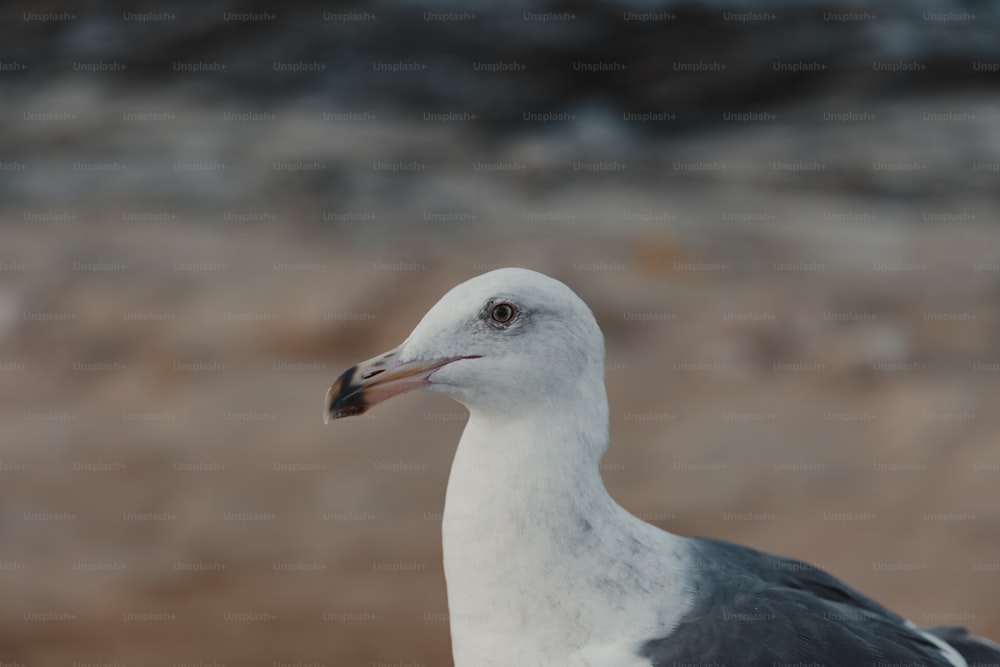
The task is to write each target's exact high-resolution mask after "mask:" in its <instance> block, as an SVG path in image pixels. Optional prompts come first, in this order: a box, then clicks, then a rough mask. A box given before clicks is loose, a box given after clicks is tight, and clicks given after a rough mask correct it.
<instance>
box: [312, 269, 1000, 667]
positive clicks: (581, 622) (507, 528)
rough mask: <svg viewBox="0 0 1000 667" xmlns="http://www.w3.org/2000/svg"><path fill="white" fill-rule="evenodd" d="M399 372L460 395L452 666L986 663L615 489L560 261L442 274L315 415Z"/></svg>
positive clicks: (965, 642) (362, 397) (596, 392)
mask: <svg viewBox="0 0 1000 667" xmlns="http://www.w3.org/2000/svg"><path fill="white" fill-rule="evenodd" d="M414 389H425V390H429V391H434V392H440V393H443V394H447V395H448V396H450V397H452V398H454V399H455V400H457V401H459V402H460V403H462V404H464V405H465V406H466V407H467V408H468V410H469V420H468V422H467V424H466V427H465V430H464V432H463V433H462V437H461V440H460V441H459V444H458V449H457V451H456V453H455V459H454V462H453V464H452V467H451V474H450V477H449V479H448V490H447V495H446V499H445V510H444V517H443V522H442V538H443V554H444V572H445V579H446V584H447V592H448V608H449V621H450V625H451V637H452V654H453V657H454V662H455V666H456V667H681V666H684V665H699V666H705V667H707V666H709V665H711V666H722V665H729V666H735V665H747V666H766V667H780V666H786V665H787V666H789V667H793V666H800V665H824V666H826V667H864V666H869V667H886V666H889V665H908V666H917V665H920V666H927V667H930V666H945V667H967V666H968V667H971V666H973V665H987V664H988V665H998V664H1000V646H997V645H996V644H994V643H993V642H991V641H989V640H987V639H982V638H978V637H975V636H973V635H971V634H970V633H969V632H968V631H967V630H966V629H965V628H962V627H959V626H939V627H930V628H919V627H917V626H916V625H914V624H913V623H911V622H909V621H907V620H906V619H904V618H903V617H901V616H900V615H898V614H896V613H894V612H892V611H890V610H889V609H887V608H886V607H884V606H882V605H881V604H879V603H878V602H875V601H874V600H872V599H870V598H868V597H866V596H865V595H863V594H861V593H859V592H858V591H855V590H854V589H852V588H850V587H849V586H847V585H846V584H844V583H842V582H841V581H839V580H837V579H836V578H834V577H833V576H831V575H830V574H827V573H826V572H824V571H823V570H821V569H819V568H817V567H814V566H811V565H808V564H806V563H804V562H801V561H798V560H794V559H791V558H785V557H782V556H777V555H772V554H770V553H766V552H763V551H757V550H755V549H751V548H749V547H745V546H741V545H738V544H734V543H730V542H725V541H722V540H717V539H711V538H704V537H686V536H680V535H674V534H672V533H669V532H666V531H664V530H661V529H660V528H657V527H656V526H653V525H652V524H649V523H646V522H644V521H642V520H640V519H639V518H637V517H635V516H633V515H632V514H630V513H629V512H628V511H627V510H625V509H624V508H623V507H621V506H620V505H619V504H618V503H617V502H615V500H614V499H613V498H612V497H611V496H610V495H609V494H608V492H607V490H606V489H605V487H604V483H603V481H602V479H601V476H600V472H599V467H598V466H599V463H600V460H601V457H602V456H603V454H604V452H605V450H606V449H607V446H608V401H607V395H606V393H605V389H604V337H603V335H602V334H601V330H600V328H599V327H598V324H597V321H596V319H595V317H594V315H593V313H592V312H591V311H590V309H589V308H588V307H587V305H586V304H585V303H584V302H583V301H582V300H581V299H580V298H579V297H578V296H577V295H576V294H575V293H574V292H573V291H572V290H571V289H570V288H569V287H567V286H566V285H564V284H563V283H561V282H559V281H558V280H555V279H553V278H550V277H548V276H545V275H543V274H541V273H537V272H535V271H530V270H527V269H521V268H503V269H498V270H495V271H491V272H489V273H484V274H481V275H479V276H476V277H474V278H472V279H470V280H468V281H466V282H464V283H461V284H460V285H458V286H456V287H454V288H453V289H452V290H451V291H449V292H448V293H447V294H445V295H444V296H443V297H442V298H441V299H440V301H438V302H437V304H435V305H434V306H433V307H432V308H431V309H430V310H429V311H428V312H427V314H426V315H425V316H424V317H423V319H422V320H421V321H420V322H419V324H417V326H416V328H415V329H414V330H413V332H412V333H411V334H410V335H409V337H408V338H407V339H406V340H405V341H403V343H402V344H401V345H399V347H397V348H395V349H393V350H390V351H389V352H386V353H384V354H381V355H379V356H377V357H374V358H372V359H369V360H368V361H364V362H362V363H359V364H358V365H356V366H352V367H351V368H349V369H347V370H346V371H344V373H343V374H342V375H341V376H340V377H339V378H338V379H337V380H336V382H334V384H333V386H331V387H330V390H329V391H328V392H327V396H326V403H325V406H324V421H327V422H328V421H329V420H331V419H339V418H342V417H348V416H351V415H357V414H361V413H363V412H365V411H366V410H367V409H369V408H370V407H372V406H374V405H376V404H378V403H380V402H382V401H385V400H386V399H389V398H391V397H393V396H396V395H398V394H402V393H404V392H407V391H410V390H414Z"/></svg>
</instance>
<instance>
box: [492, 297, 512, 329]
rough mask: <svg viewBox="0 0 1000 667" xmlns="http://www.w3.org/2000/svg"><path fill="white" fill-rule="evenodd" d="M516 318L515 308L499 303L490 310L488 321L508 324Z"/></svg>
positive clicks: (510, 304) (508, 304)
mask: <svg viewBox="0 0 1000 667" xmlns="http://www.w3.org/2000/svg"><path fill="white" fill-rule="evenodd" d="M516 316H517V306H515V305H514V304H512V303H507V302H501V303H498V304H496V305H495V306H493V307H492V308H491V309H490V319H491V320H493V321H494V322H496V323H497V324H510V322H511V320H513V319H514V318H515V317H516Z"/></svg>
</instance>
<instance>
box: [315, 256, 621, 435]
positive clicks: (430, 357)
mask: <svg viewBox="0 0 1000 667" xmlns="http://www.w3.org/2000/svg"><path fill="white" fill-rule="evenodd" d="M603 373H604V338H603V336H602V335H601V331H600V328H599V327H598V326H597V322H596V320H595V319H594V316H593V314H592V313H591V312H590V309H589V308H588V307H587V305H586V304H585V303H584V302H583V301H582V300H581V299H580V298H579V297H578V296H577V295H576V294H574V293H573V291H572V290H571V289H570V288H568V287H567V286H566V285H564V284H563V283H561V282H559V281H558V280H555V279H554V278H550V277H548V276H545V275H543V274H541V273H537V272H535V271H530V270H528V269H520V268H505V269H498V270H496V271H491V272H489V273H484V274H482V275H479V276H476V277H475V278H472V279H470V280H468V281H466V282H464V283H461V284H460V285H458V286H456V287H454V288H453V289H452V290H451V291H449V292H448V293H447V294H445V295H444V296H443V297H441V300H440V301H438V302H437V303H436V304H435V305H434V306H433V307H432V308H431V309H430V310H429V311H427V314H426V315H424V317H423V319H422V320H421V321H420V323H419V324H417V326H416V328H415V329H414V330H413V332H412V333H410V335H409V336H408V337H407V339H406V340H405V341H403V343H402V344H400V345H399V346H398V347H396V348H394V349H392V350H389V351H388V352H385V353H383V354H380V355H378V356H376V357H373V358H371V359H369V360H367V361H363V362H361V363H359V364H357V365H356V366H352V367H351V368H348V369H347V370H346V371H344V373H343V374H342V375H341V376H340V377H339V378H338V379H337V381H336V382H334V383H333V386H331V387H330V390H329V391H328V392H327V396H326V404H325V406H324V412H323V416H324V420H325V421H329V420H330V419H339V418H341V417H348V416H351V415H357V414H361V413H363V412H365V411H366V410H367V409H368V408H370V407H372V406H373V405H376V404H377V403H381V402H382V401H385V400H386V399H389V398H392V397H393V396H396V395H399V394H402V393H404V392H407V391H410V390H412V389H426V390H430V391H437V392H440V393H444V394H447V395H449V396H451V397H452V398H454V399H456V400H458V401H459V402H461V403H463V404H465V405H466V406H467V407H468V408H470V409H474V410H480V411H488V412H494V413H499V414H516V413H518V412H520V411H523V410H525V409H530V408H531V407H532V406H537V405H540V404H541V405H549V406H552V405H559V404H560V402H561V401H560V399H562V398H572V397H575V396H577V395H579V394H580V392H581V391H582V388H583V387H585V386H588V385H591V384H592V383H597V384H598V385H599V386H601V387H603Z"/></svg>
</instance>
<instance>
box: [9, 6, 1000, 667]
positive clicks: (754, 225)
mask: <svg viewBox="0 0 1000 667" xmlns="http://www.w3.org/2000/svg"><path fill="white" fill-rule="evenodd" d="M451 10H454V13H447V12H448V11H451ZM248 11H249V10H248V9H247V8H241V7H237V6H233V5H231V4H226V3H221V2H207V3H204V4H202V5H201V6H200V7H199V8H198V9H191V8H181V7H180V6H178V7H175V8H171V7H169V6H165V5H161V4H153V3H150V4H147V5H143V6H140V7H139V8H137V9H136V10H135V12H134V13H130V12H131V10H129V11H123V9H122V8H121V7H117V6H114V5H111V4H107V5H99V4H93V5H87V6H78V5H76V4H75V3H72V4H71V3H65V5H62V6H60V5H59V4H58V3H56V4H55V5H52V6H46V7H44V8H40V7H39V6H37V5H36V3H26V2H15V3H8V4H7V5H6V6H5V8H4V9H3V10H2V12H0V20H2V25H3V31H4V37H3V39H2V40H0V399H2V400H0V419H2V424H0V664H2V665H5V666H8V665H17V666H19V667H20V666H45V667H48V666H57V665H66V666H70V665H73V666H77V665H90V664H99V665H165V666H166V665H169V666H172V667H183V666H192V667H193V666H195V665H202V666H203V665H210V664H212V665H214V664H217V665H241V666H242V665H248V666H253V665H331V666H332V665H337V666H340V665H359V666H362V665H374V666H378V665H427V666H430V665H450V664H451V659H450V650H449V637H448V625H447V606H446V599H445V588H444V579H443V574H442V570H441V552H440V516H441V510H442V506H443V500H444V491H445V483H446V480H447V476H448V468H449V465H450V461H451V458H452V455H453V452H454V446H455V443H456V442H457V439H458V437H459V434H460V432H461V429H462V426H463V423H464V419H465V413H464V410H463V409H462V408H461V406H459V405H457V404H454V403H451V402H449V401H448V400H447V399H445V398H444V397H440V396H432V395H428V394H415V395H409V396H406V397H403V398H400V399H397V400H394V401H392V402H390V403H388V404H386V405H383V406H380V407H379V408H377V409H375V410H374V411H373V412H371V413H369V414H368V415H365V416H364V417H362V418H357V419H352V420H346V421H341V422H337V423H334V424H332V425H330V426H328V427H325V428H324V426H323V423H322V418H321V406H322V399H323V395H324V392H325V391H326V388H327V387H328V386H329V384H330V383H331V382H332V380H333V379H335V378H336V376H337V375H338V374H339V373H340V372H341V371H342V370H343V369H344V368H346V367H347V366H348V365H351V364H353V363H355V362H356V361H359V360H361V359H365V358H368V357H370V356H372V355H373V354H376V353H378V352H381V351H383V350H385V349H387V348H389V347H390V346H393V345H395V344H396V343H398V342H399V341H401V340H402V338H403V337H404V336H405V335H406V334H407V333H408V331H409V330H410V328H411V327H412V326H413V325H414V324H415V323H416V322H417V320H418V319H419V317H420V316H421V315H422V314H423V313H424V311H425V310H426V309H427V308H428V307H429V306H430V305H432V304H433V303H434V301H435V300H436V299H437V298H438V297H439V296H440V295H441V294H442V293H443V292H444V291H446V290H447V289H448V288H450V287H451V286H452V285H454V284H456V283H458V282H460V281H462V280H465V279H467V278H469V277H471V276H473V275H476V274H478V273H481V272H483V271H485V270H488V269H491V268H496V267H499V266H506V265H520V266H527V267H531V268H534V269H538V270H541V271H544V272H546V273H549V274H551V275H553V276H555V277H557V278H559V279H561V280H563V281H565V282H566V283H567V284H569V285H570V286H571V287H572V288H573V289H574V290H576V291H577V292H578V293H579V294H580V295H581V296H582V297H583V298H584V299H585V300H586V301H587V302H588V303H589V304H590V305H591V307H592V308H593V310H594V312H595V313H596V315H597V317H598V319H599V320H600V323H601V326H602V328H603V329H604V332H605V334H606V336H607V339H608V359H607V383H608V389H609V396H610V400H611V403H612V416H613V423H612V443H611V448H610V451H609V453H608V455H607V457H606V458H605V461H604V465H603V468H604V477H605V479H606V482H607V484H608V487H609V488H610V490H611V492H612V493H613V495H614V496H615V497H616V498H617V499H618V500H619V501H620V502H621V503H622V504H623V505H624V506H626V507H627V508H629V509H630V510H631V511H633V512H635V513H637V514H639V515H640V516H642V517H643V518H646V519H648V520H650V521H652V522H654V523H656V524H657V525H659V526H662V527H663V528H666V529H668V530H672V531H676V532H679V533H685V534H704V535H712V536H716V537H722V538H726V539H731V540H736V541H740V542H744V543H747V544H750V545H753V546H756V547H759V548H763V549H767V550H771V551H775V552H779V553H783V554H788V555H792V556H796V557H799V558H803V559H805V560H808V561H812V562H815V563H818V564H820V565H822V566H824V567H826V568H827V569H829V570H830V571H831V572H833V573H834V574H835V575H838V576H840V577H842V578H844V579H845V580H846V581H847V582H849V583H851V584H852V585H854V586H856V587H858V588H860V589H861V590H862V591H864V592H866V593H868V594H869V595H871V596H873V597H874V598H876V599H878V600H880V601H882V602H884V603H886V604H888V605H889V606H891V607H893V608H895V609H896V610H898V611H900V612H901V613H903V614H905V615H906V616H908V617H909V618H911V619H912V620H914V621H915V622H917V623H918V624H922V625H932V624H940V623H960V624H965V625H968V626H970V627H971V628H972V629H973V630H975V631H976V632H978V633H981V634H985V635H990V636H992V637H993V638H994V639H997V638H1000V608H998V606H997V603H996V600H997V596H998V593H1000V450H998V444H1000V442H998V435H997V434H998V432H1000V414H998V411H997V409H996V406H997V405H998V403H1000V386H998V373H1000V352H998V343H997V341H998V338H1000V310H998V307H997V303H998V299H1000V280H998V276H1000V232H998V229H997V222H998V214H1000V188H998V185H1000V115H998V114H1000V111H998V109H1000V107H998V104H997V103H998V101H1000V93H998V90H1000V89H998V82H1000V79H998V77H1000V74H998V71H1000V43H998V42H997V41H996V39H995V36H996V34H997V33H996V31H997V29H998V28H1000V10H998V9H997V7H996V5H992V4H989V3H973V2H968V3H962V2H957V1H955V2H945V3H934V6H933V7H931V6H930V3H922V2H919V1H918V0H912V1H910V2H905V3H891V4H890V3H888V2H884V3H870V4H869V9H868V10H860V9H857V8H852V7H846V8H845V7H843V6H834V5H830V4H825V3H821V2H810V3H798V4H795V5H794V6H788V7H786V6H784V5H782V4H781V3H780V2H779V3H776V4H769V5H767V6H765V5H763V4H760V3H742V4H740V3H729V4H726V5H725V6H723V5H720V4H716V3H709V2H706V3H700V2H692V3H685V4H671V5H664V6H663V7H658V6H657V7H654V6H650V5H641V6H640V5H638V4H634V5H631V6H628V5H626V6H622V5H618V4H615V3H606V4H605V3H601V2H588V3H583V4H577V5H574V6H569V5H561V4H558V3H551V4H540V5H536V6H533V7H531V8H528V7H526V6H520V5H510V6H502V5H493V4H491V3H485V2H483V3H475V4H473V5H464V6H463V7H459V8H454V7H452V8H449V6H448V5H446V4H445V5H435V6H432V7H424V6H419V5H415V4H411V3H407V2H400V1H397V0H393V1H387V2H379V3H376V4H374V5H370V6H367V7H360V6H357V5H343V6H340V5H336V4H325V3H324V4H318V3H316V4H305V5H303V6H301V7H300V8H298V9H295V10H290V9H273V10H267V11H265V9H264V8H262V7H260V6H254V7H253V11H252V12H249V13H247V12H248ZM463 11H466V12H468V13H466V14H463V13H462V12H463ZM547 12H549V13H547ZM627 12H635V14H633V15H628V14H627ZM747 12H749V13H747ZM223 66H224V67H223ZM723 66H725V68H724V69H723ZM535 114H537V115H535ZM633 114H634V115H633ZM643 114H651V115H643ZM473 116H474V117H473ZM498 501H502V500H500V499H498Z"/></svg>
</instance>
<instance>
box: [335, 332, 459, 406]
mask: <svg viewBox="0 0 1000 667" xmlns="http://www.w3.org/2000/svg"><path fill="white" fill-rule="evenodd" d="M475 358H477V357H475V356H465V357H448V358H445V359H436V360H430V361H427V360H414V361H406V362H404V361H402V360H400V358H399V348H396V349H395V350H390V351H389V352H386V353H385V354H382V355H379V356H377V357H374V358H372V359H369V360H368V361H363V362H361V363H360V364H358V365H357V366H351V367H350V368H348V369H347V370H346V371H344V372H343V374H342V375H341V376H340V377H339V378H337V381H336V382H334V383H333V385H332V386H331V387H330V389H329V391H327V392H326V403H325V404H324V408H323V423H325V424H328V423H330V420H331V419H340V418H341V417H350V416H351V415H360V414H362V413H363V412H365V411H366V410H368V408H370V407H372V406H373V405H377V404H378V403H381V402H382V401H385V400H387V399H390V398H392V397H393V396H396V395H398V394H402V393H404V392H407V391H410V390H411V389H417V388H419V387H424V386H427V385H429V384H430V383H431V380H430V377H431V375H432V374H433V373H434V371H436V370H438V369H439V368H441V367H442V366H446V365H448V364H450V363H451V362H453V361H457V360H459V359H475Z"/></svg>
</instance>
